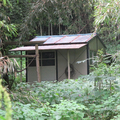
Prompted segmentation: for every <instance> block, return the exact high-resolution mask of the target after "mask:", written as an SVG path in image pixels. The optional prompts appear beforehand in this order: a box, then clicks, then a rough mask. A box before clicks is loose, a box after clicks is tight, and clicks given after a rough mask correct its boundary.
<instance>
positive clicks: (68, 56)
mask: <svg viewBox="0 0 120 120" xmlns="http://www.w3.org/2000/svg"><path fill="white" fill-rule="evenodd" d="M67 58H68V79H70V55H69V50H68V51H67Z"/></svg>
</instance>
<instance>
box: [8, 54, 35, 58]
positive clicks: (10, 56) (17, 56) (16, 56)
mask: <svg viewBox="0 0 120 120" xmlns="http://www.w3.org/2000/svg"><path fill="white" fill-rule="evenodd" d="M6 56H8V57H9V58H22V57H24V58H28V57H35V56H36V55H6Z"/></svg>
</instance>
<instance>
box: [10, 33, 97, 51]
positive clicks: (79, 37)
mask: <svg viewBox="0 0 120 120" xmlns="http://www.w3.org/2000/svg"><path fill="white" fill-rule="evenodd" d="M95 36H96V33H88V34H72V35H51V36H49V35H48V36H36V37H35V38H34V39H32V40H31V41H30V42H37V43H39V42H40V43H41V42H43V43H42V44H43V46H39V47H38V49H39V50H55V49H56V50H57V49H79V48H81V47H83V46H85V45H86V44H87V42H88V41H89V40H91V39H92V38H93V37H95ZM29 50H35V46H25V47H18V48H15V49H11V50H10V51H29Z"/></svg>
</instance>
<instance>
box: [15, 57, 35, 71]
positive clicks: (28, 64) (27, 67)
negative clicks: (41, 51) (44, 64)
mask: <svg viewBox="0 0 120 120" xmlns="http://www.w3.org/2000/svg"><path fill="white" fill-rule="evenodd" d="M36 56H37V55H35V57H36ZM35 57H34V58H33V59H32V60H31V61H30V63H29V64H28V65H27V67H26V68H24V69H22V70H15V72H22V71H24V70H26V69H27V68H28V67H29V66H30V64H31V63H32V62H33V60H34V59H35Z"/></svg>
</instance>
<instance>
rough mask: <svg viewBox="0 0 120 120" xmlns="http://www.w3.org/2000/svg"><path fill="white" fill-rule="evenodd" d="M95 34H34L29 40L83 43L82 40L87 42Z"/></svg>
mask: <svg viewBox="0 0 120 120" xmlns="http://www.w3.org/2000/svg"><path fill="white" fill-rule="evenodd" d="M95 36H96V33H88V34H72V35H51V36H36V37H35V38H34V39H32V40H31V41H30V42H36V41H37V42H41V41H43V42H44V43H43V44H62V43H63V44H64V43H83V42H88V41H89V40H91V39H92V38H93V37H95Z"/></svg>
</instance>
